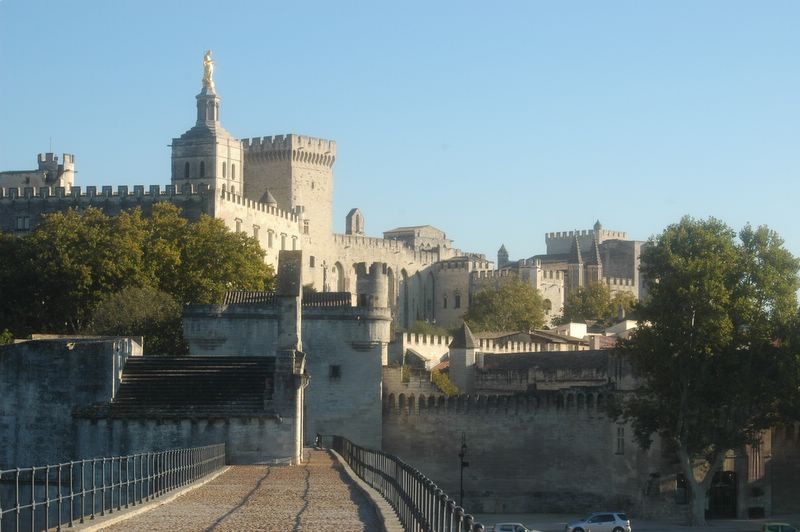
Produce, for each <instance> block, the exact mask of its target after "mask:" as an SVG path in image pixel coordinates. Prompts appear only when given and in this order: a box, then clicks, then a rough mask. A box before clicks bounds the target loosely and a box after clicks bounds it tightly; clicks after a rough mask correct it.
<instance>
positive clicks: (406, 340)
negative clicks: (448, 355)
mask: <svg viewBox="0 0 800 532" xmlns="http://www.w3.org/2000/svg"><path fill="white" fill-rule="evenodd" d="M402 341H403V346H404V347H406V348H407V349H414V348H417V347H423V346H434V345H435V346H444V347H447V346H448V345H450V342H452V341H453V337H452V336H445V335H439V334H418V333H410V332H407V333H403V337H402Z"/></svg>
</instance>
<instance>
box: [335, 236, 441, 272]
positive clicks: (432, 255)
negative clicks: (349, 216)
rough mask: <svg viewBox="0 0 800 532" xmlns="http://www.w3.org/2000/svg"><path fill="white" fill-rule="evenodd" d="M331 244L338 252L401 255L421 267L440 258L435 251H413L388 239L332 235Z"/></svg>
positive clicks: (403, 244) (402, 243)
mask: <svg viewBox="0 0 800 532" xmlns="http://www.w3.org/2000/svg"><path fill="white" fill-rule="evenodd" d="M333 242H334V244H335V245H336V246H337V247H338V248H339V249H340V250H346V249H351V250H353V251H356V250H360V251H364V250H367V251H369V250H386V251H391V252H393V253H398V254H399V253H403V254H405V255H404V256H405V258H406V259H407V261H408V262H414V263H417V264H421V265H426V264H433V263H435V262H437V261H439V260H440V258H441V254H440V252H439V251H437V250H425V249H413V248H410V247H409V246H408V245H407V244H406V243H405V242H403V241H400V240H394V239H388V238H375V237H371V236H364V235H345V234H341V233H334V234H333Z"/></svg>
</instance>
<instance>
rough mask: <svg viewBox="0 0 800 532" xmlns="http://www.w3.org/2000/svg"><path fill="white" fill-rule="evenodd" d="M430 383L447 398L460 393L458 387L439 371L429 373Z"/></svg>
mask: <svg viewBox="0 0 800 532" xmlns="http://www.w3.org/2000/svg"><path fill="white" fill-rule="evenodd" d="M431 382H432V383H433V384H434V386H436V387H437V388H439V390H441V391H442V393H443V394H445V395H446V396H448V397H452V396H454V395H458V394H459V393H461V392H460V390H459V389H458V386H456V385H455V384H453V381H451V380H450V377H449V376H448V375H447V374H446V373H442V372H441V371H431Z"/></svg>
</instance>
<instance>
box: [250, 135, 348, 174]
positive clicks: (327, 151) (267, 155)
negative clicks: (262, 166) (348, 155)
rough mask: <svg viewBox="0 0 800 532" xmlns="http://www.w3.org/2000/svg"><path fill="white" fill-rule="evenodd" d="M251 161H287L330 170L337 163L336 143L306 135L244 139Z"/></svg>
mask: <svg viewBox="0 0 800 532" xmlns="http://www.w3.org/2000/svg"><path fill="white" fill-rule="evenodd" d="M241 142H242V148H243V149H244V152H245V155H246V157H247V158H248V159H251V160H265V161H274V160H285V161H294V162H300V163H305V164H310V165H318V166H324V167H327V168H330V167H332V166H333V163H334V162H335V161H336V142H335V141H333V140H325V139H318V138H314V137H307V136H304V135H295V134H288V135H275V136H270V137H255V138H250V139H242V141H241Z"/></svg>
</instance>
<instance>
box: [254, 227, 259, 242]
mask: <svg viewBox="0 0 800 532" xmlns="http://www.w3.org/2000/svg"><path fill="white" fill-rule="evenodd" d="M259 229H260V227H258V226H257V225H254V226H253V238H255V239H256V240H258V230H259Z"/></svg>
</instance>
